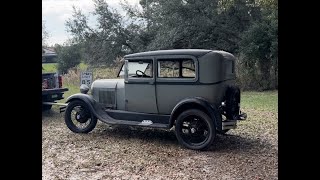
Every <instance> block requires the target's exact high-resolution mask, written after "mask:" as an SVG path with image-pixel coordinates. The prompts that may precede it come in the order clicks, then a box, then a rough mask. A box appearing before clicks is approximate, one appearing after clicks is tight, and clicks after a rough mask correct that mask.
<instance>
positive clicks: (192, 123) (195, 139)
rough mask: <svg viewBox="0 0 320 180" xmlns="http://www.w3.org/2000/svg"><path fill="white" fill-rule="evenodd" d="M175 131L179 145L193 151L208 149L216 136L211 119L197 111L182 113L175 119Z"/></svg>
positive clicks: (191, 110)
mask: <svg viewBox="0 0 320 180" xmlns="http://www.w3.org/2000/svg"><path fill="white" fill-rule="evenodd" d="M175 131H176V136H177V139H178V141H179V143H180V144H182V145H183V146H185V147H187V148H189V149H194V150H204V149H206V148H208V147H209V146H210V145H211V144H212V142H213V141H214V139H215V136H216V130H215V126H214V123H213V121H212V119H211V118H210V117H209V116H208V115H207V114H206V113H204V112H202V111H200V110H197V109H190V110H187V111H185V112H182V113H181V114H180V115H179V116H178V118H177V121H176V126H175Z"/></svg>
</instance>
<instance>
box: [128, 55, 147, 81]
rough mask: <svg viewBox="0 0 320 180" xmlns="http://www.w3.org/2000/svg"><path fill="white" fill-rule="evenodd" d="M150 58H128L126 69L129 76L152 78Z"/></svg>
mask: <svg viewBox="0 0 320 180" xmlns="http://www.w3.org/2000/svg"><path fill="white" fill-rule="evenodd" d="M152 62H153V61H152V60H145V59H143V60H129V63H128V70H129V73H128V74H129V78H152V77H153V68H152V67H153V63H152Z"/></svg>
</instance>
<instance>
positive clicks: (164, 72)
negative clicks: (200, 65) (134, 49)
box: [158, 59, 196, 78]
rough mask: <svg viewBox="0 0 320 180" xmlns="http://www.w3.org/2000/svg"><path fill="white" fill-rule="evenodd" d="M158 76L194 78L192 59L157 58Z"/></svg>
mask: <svg viewBox="0 0 320 180" xmlns="http://www.w3.org/2000/svg"><path fill="white" fill-rule="evenodd" d="M158 77H159V78H195V77H196V73H195V64H194V60H192V59H170V60H169V59H159V60H158Z"/></svg>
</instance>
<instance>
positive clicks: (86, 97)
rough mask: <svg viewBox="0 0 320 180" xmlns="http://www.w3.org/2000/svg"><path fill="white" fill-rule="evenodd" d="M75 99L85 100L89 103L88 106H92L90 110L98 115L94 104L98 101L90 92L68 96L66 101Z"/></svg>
mask: <svg viewBox="0 0 320 180" xmlns="http://www.w3.org/2000/svg"><path fill="white" fill-rule="evenodd" d="M74 100H81V101H83V102H85V103H86V104H87V105H88V107H89V108H90V111H91V112H92V113H93V114H94V115H96V111H95V109H94V105H95V104H96V101H95V100H94V99H93V97H92V96H90V95H88V94H82V93H77V94H73V95H71V96H69V97H68V98H67V101H66V103H69V102H71V101H74Z"/></svg>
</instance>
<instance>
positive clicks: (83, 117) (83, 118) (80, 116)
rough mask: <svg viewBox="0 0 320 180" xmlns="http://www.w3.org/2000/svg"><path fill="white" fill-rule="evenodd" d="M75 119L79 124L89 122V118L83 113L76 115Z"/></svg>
mask: <svg viewBox="0 0 320 180" xmlns="http://www.w3.org/2000/svg"><path fill="white" fill-rule="evenodd" d="M75 119H76V120H77V121H78V122H79V123H85V122H87V120H88V117H87V116H86V115H85V114H84V112H83V111H80V112H77V113H76V115H75Z"/></svg>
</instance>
